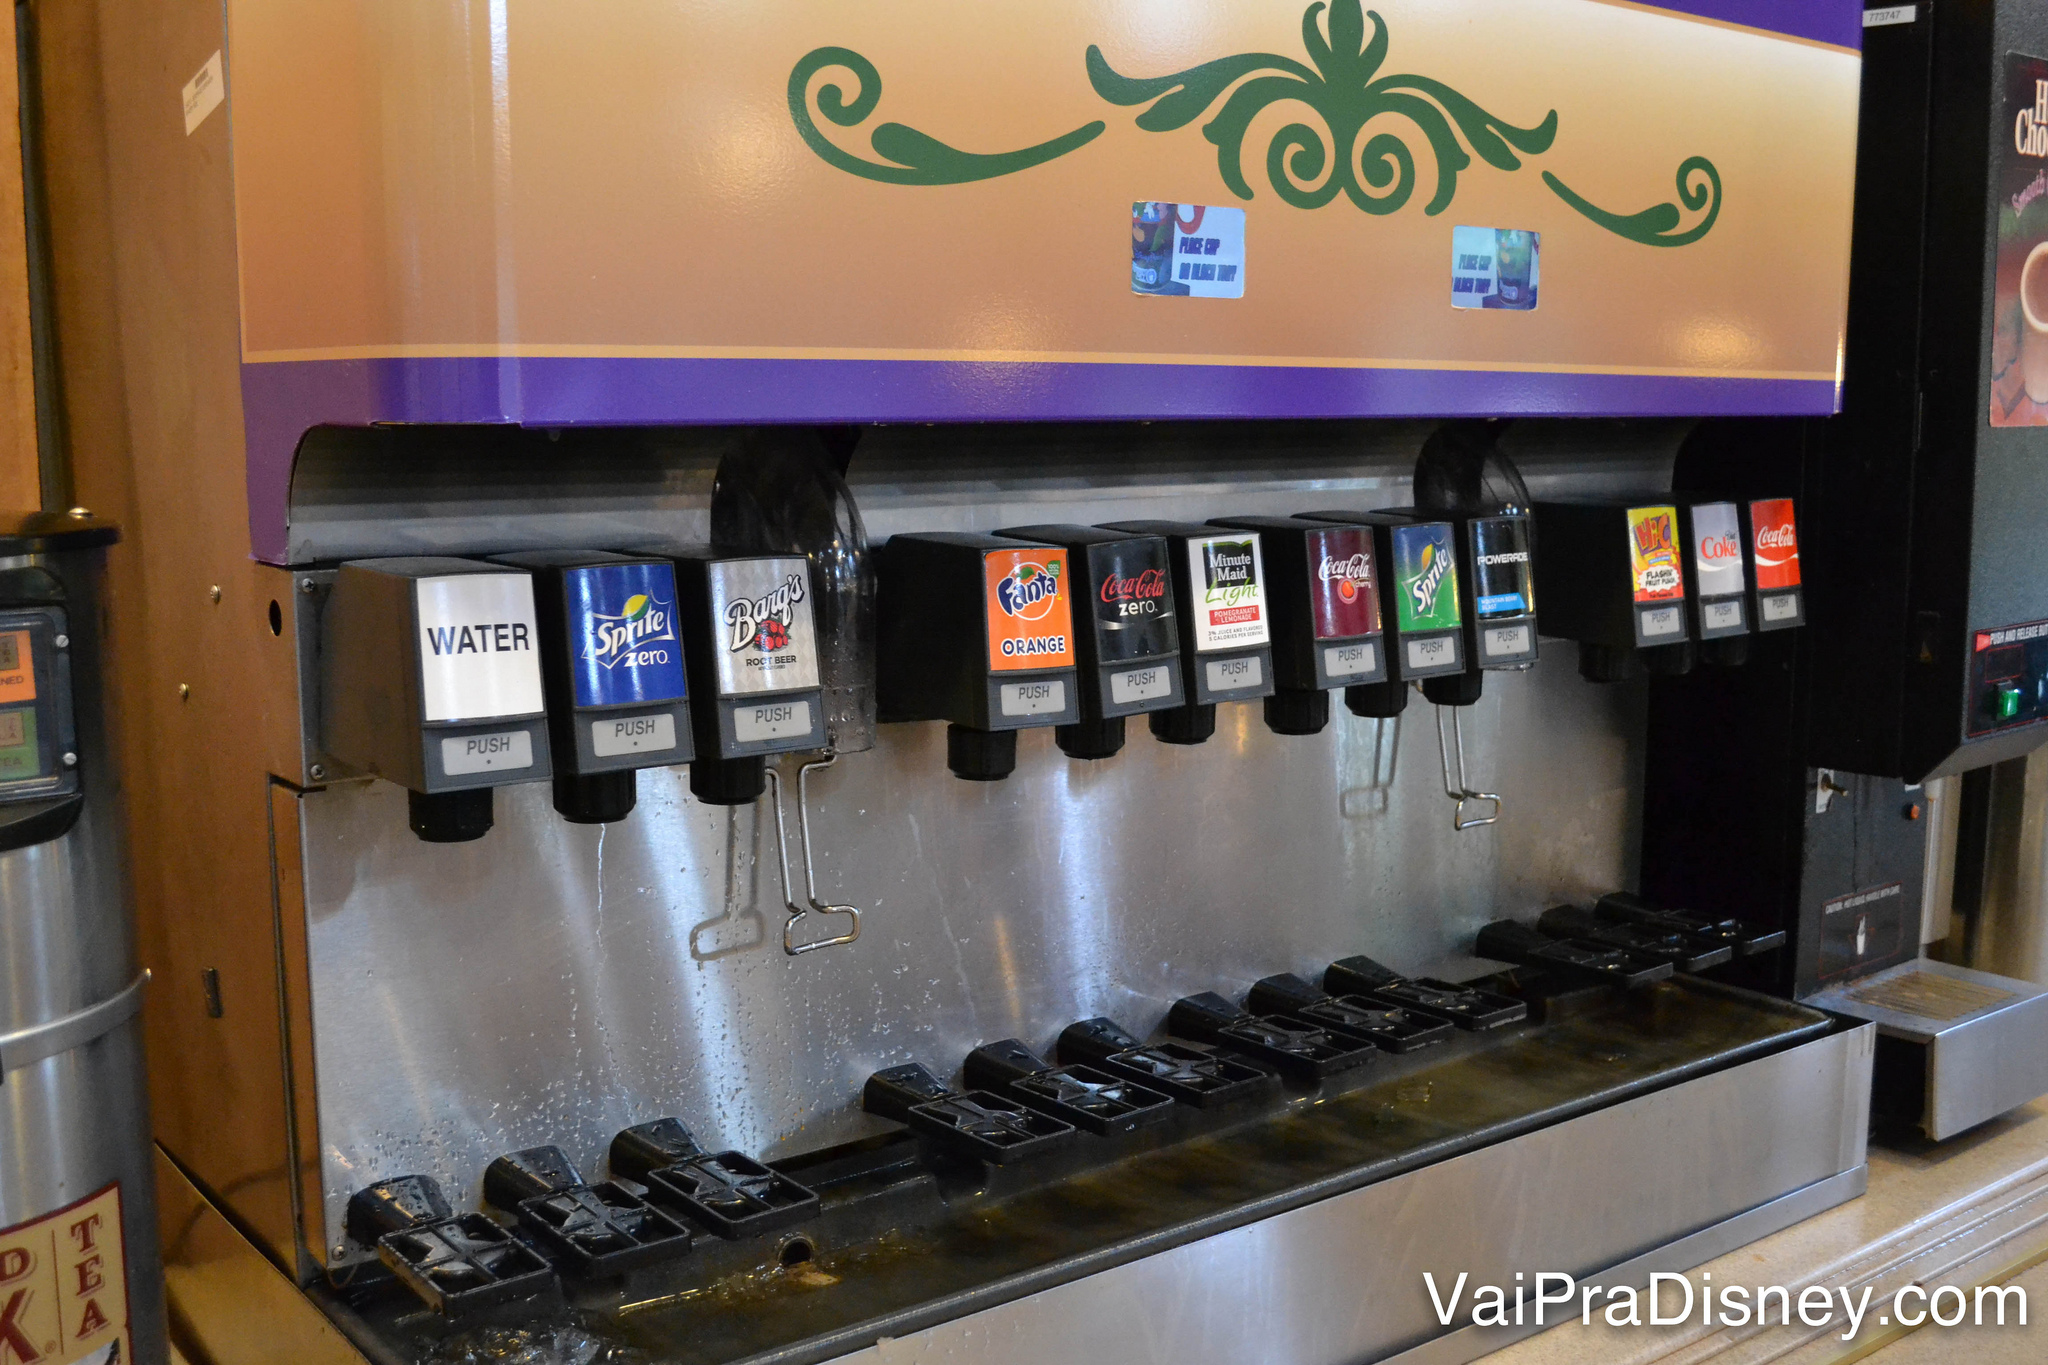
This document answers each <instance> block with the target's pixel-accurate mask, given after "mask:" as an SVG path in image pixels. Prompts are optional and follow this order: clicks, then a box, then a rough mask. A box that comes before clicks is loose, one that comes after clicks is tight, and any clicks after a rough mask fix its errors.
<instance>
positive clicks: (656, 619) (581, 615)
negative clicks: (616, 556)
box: [562, 563, 688, 706]
mask: <svg viewBox="0 0 2048 1365" xmlns="http://www.w3.org/2000/svg"><path fill="white" fill-rule="evenodd" d="M562 586H563V597H564V598H565V599H566V603H567V606H568V612H569V649H570V655H571V658H570V664H569V670H570V675H571V676H572V677H573V678H574V679H575V683H576V689H575V690H576V704H577V705H578V706H626V705H630V704H633V703H636V702H665V701H681V700H682V699H683V698H684V697H685V696H687V695H688V687H687V685H686V684H685V683H684V682H683V646H682V641H681V640H680V639H679V638H678V636H677V635H676V571H675V567H674V566H673V565H671V564H667V563H661V564H601V565H595V566H592V567H590V568H585V569H569V570H566V571H564V573H563V574H562Z"/></svg>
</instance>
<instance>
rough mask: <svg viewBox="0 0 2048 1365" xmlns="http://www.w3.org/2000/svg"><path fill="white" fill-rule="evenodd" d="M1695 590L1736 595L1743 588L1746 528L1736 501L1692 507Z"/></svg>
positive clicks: (1699, 593)
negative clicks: (1739, 520)
mask: <svg viewBox="0 0 2048 1365" xmlns="http://www.w3.org/2000/svg"><path fill="white" fill-rule="evenodd" d="M1692 571H1693V591H1694V592H1695V593H1697V594H1698V595H1699V596H1700V597H1702V598H1706V597H1733V596H1734V595H1735V594H1737V593H1739V592H1741V591H1742V588H1743V581H1742V578H1743V575H1742V528H1741V527H1740V526H1739V525H1737V524H1736V520H1735V504H1734V503H1732V502H1708V503H1701V504H1700V505H1699V506H1698V507H1695V508H1693V509H1692Z"/></svg>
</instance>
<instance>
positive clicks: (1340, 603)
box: [1305, 526, 1380, 640]
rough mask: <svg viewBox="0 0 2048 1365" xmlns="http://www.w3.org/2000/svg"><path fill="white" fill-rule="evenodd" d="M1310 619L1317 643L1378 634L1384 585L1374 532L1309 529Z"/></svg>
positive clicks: (1353, 528)
mask: <svg viewBox="0 0 2048 1365" xmlns="http://www.w3.org/2000/svg"><path fill="white" fill-rule="evenodd" d="M1305 539H1306V540H1307V541H1308V615H1309V624H1310V626H1311V627H1312V628H1313V629H1314V631H1315V637H1316V638H1317V639H1318V640H1347V639H1351V638H1354V637H1356V636H1359V635H1377V634H1378V633H1379V630H1380V585H1379V574H1378V573H1377V572H1376V569H1377V567H1378V566H1377V565H1375V564H1374V563H1373V553H1372V532H1371V531H1370V530H1369V529H1367V528H1365V527H1362V526H1360V527H1351V528H1346V529H1343V530H1333V531H1311V532H1309V533H1308V535H1307V536H1306V537H1305Z"/></svg>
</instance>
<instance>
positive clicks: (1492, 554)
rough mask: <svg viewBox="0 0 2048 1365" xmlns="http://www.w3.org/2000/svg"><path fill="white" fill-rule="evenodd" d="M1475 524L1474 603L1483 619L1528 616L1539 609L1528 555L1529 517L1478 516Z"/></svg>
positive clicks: (1473, 548)
mask: <svg viewBox="0 0 2048 1365" xmlns="http://www.w3.org/2000/svg"><path fill="white" fill-rule="evenodd" d="M1470 525H1471V527H1472V605H1473V608H1474V609H1475V611H1476V612H1477V614H1478V616H1479V619H1480V620H1482V621H1490V620H1494V619H1496V618H1498V617H1502V616H1527V615H1529V614H1530V613H1531V612H1533V611H1535V610H1536V577H1535V571H1534V566H1533V564H1532V563H1531V562H1530V558H1529V519H1528V518H1527V517H1475V518H1473V519H1472V521H1471V523H1470Z"/></svg>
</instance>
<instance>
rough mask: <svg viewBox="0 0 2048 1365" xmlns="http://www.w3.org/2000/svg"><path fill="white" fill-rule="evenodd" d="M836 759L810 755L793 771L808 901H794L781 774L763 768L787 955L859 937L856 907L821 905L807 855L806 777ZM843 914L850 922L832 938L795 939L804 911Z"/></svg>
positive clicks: (834, 944)
mask: <svg viewBox="0 0 2048 1365" xmlns="http://www.w3.org/2000/svg"><path fill="white" fill-rule="evenodd" d="M838 761H839V756H838V755H837V754H830V755H827V756H826V757H824V758H821V759H813V760H812V761H811V762H809V763H806V764H804V765H803V766H802V767H800V768H798V769H797V775H796V819H797V836H798V838H799V839H800V840H801V841H802V847H803V855H804V895H805V900H806V901H807V902H808V904H802V905H800V904H798V903H797V899H796V889H795V886H794V885H793V883H792V882H791V880H790V876H789V827H788V825H787V823H786V822H785V821H784V819H783V814H782V774H781V772H780V771H778V770H777V769H776V768H775V767H774V766H772V765H771V766H770V767H769V768H768V769H767V776H768V782H769V795H770V797H771V798H772V799H773V800H774V802H775V861H776V865H777V867H779V868H780V869H781V872H782V905H783V908H784V909H785V910H787V911H789V920H788V922H787V923H785V924H784V925H783V926H782V951H783V952H785V953H788V954H789V955H790V956H791V957H798V956H801V955H802V954H804V953H811V952H816V951H817V950H818V949H820V948H832V947H836V946H838V945H839V944H842V943H851V942H853V941H854V940H855V939H857V938H859V937H860V911H859V910H857V909H855V908H854V907H853V906H851V905H825V904H822V903H820V902H819V900H818V876H817V868H816V866H815V864H814V863H813V861H812V858H811V809H810V777H811V771H812V770H813V769H815V768H829V767H831V766H832V765H833V764H834V763H837V762H838ZM812 914H816V915H845V916H847V917H849V918H850V919H851V920H852V921H853V922H852V925H851V926H850V927H849V928H848V929H847V931H846V932H845V933H843V934H838V935H835V936H834V937H832V938H821V939H813V940H812V941H811V942H809V943H798V942H797V941H796V927H797V924H798V922H799V921H801V920H802V919H803V918H804V916H806V915H812Z"/></svg>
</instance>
